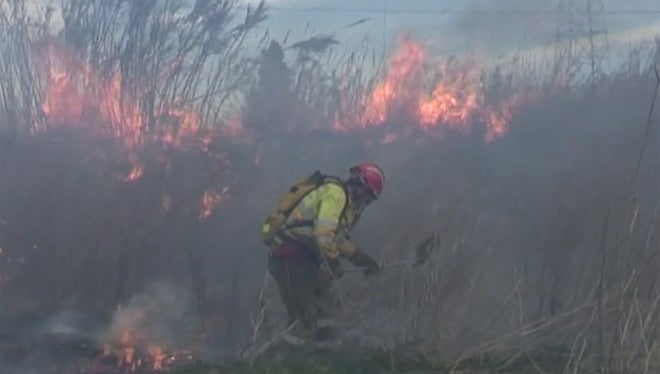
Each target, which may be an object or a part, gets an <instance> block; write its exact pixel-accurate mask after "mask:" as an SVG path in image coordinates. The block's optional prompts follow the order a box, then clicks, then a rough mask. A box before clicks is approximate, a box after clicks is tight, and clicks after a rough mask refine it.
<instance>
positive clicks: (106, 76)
mask: <svg viewBox="0 0 660 374" xmlns="http://www.w3.org/2000/svg"><path fill="white" fill-rule="evenodd" d="M237 5H238V3H236V2H234V1H231V0H226V1H222V0H216V1H202V0H197V1H195V2H194V4H193V5H192V6H189V7H184V6H182V5H181V4H180V3H179V2H177V1H173V0H158V1H155V0H153V1H152V0H149V1H139V2H137V1H135V2H130V1H121V0H117V1H115V0H113V1H110V0H108V1H98V2H89V1H80V0H64V1H63V5H62V7H61V8H57V9H55V8H44V9H39V10H38V11H37V12H36V13H35V11H34V10H30V11H28V7H27V5H26V2H25V1H20V0H13V1H9V2H4V3H0V81H1V82H2V84H0V305H1V308H0V328H1V330H0V360H2V361H0V362H7V363H8V364H7V367H11V368H15V369H16V370H19V369H18V368H25V367H35V366H36V367H39V366H38V365H47V366H43V367H49V368H54V367H57V365H53V364H52V361H58V360H59V361H61V362H64V361H66V360H65V358H66V357H67V354H68V355H69V356H71V357H73V358H75V357H79V356H84V357H87V358H89V357H90V356H93V357H97V356H103V355H104V354H106V355H107V354H109V353H108V352H115V353H112V354H114V355H115V356H116V358H117V357H118V359H119V360H124V361H126V360H127V357H126V356H127V355H128V354H130V352H133V353H132V354H133V355H134V354H135V352H136V350H137V351H144V352H147V353H144V355H145V357H147V356H149V357H151V358H150V360H151V361H149V362H152V361H154V360H157V358H158V357H157V358H156V359H154V352H155V351H154V349H155V348H153V347H155V346H157V347H158V349H160V350H159V351H157V352H161V353H162V352H166V353H167V354H170V353H172V352H175V353H176V352H188V351H192V352H193V355H195V356H197V357H200V358H203V359H208V360H214V359H217V358H218V354H219V353H218V352H221V355H222V356H234V355H235V354H237V353H238V352H240V351H241V349H243V348H244V347H245V345H246V344H250V343H254V344H255V345H261V344H263V342H266V341H268V339H269V338H270V337H271V336H272V334H274V333H276V332H277V331H278V330H279V329H280V328H281V326H280V323H279V320H281V319H282V310H281V308H280V307H279V303H278V300H277V294H276V290H275V287H273V285H272V282H270V281H269V280H268V278H267V277H266V278H265V279H264V277H265V273H266V268H265V255H266V252H265V248H263V247H262V246H261V245H260V244H259V242H258V235H257V234H258V227H259V224H260V222H261V220H262V218H263V217H265V215H266V214H267V213H268V211H269V209H271V208H272V207H273V204H274V203H275V199H276V198H277V197H278V196H279V194H280V193H282V192H283V191H284V190H285V189H286V188H287V187H288V185H289V184H290V183H291V182H292V181H293V180H297V179H298V178H299V177H300V176H301V175H303V174H305V173H308V172H310V171H312V170H315V169H317V168H318V169H321V170H324V171H328V172H332V173H341V172H342V170H344V168H345V167H346V166H347V165H349V164H351V163H353V162H355V161H358V160H364V159H369V160H375V161H377V162H378V163H380V164H381V165H382V166H383V168H384V169H385V170H386V171H387V174H388V183H387V191H386V193H385V194H384V195H383V197H382V199H381V201H378V203H377V204H375V206H374V207H373V208H370V209H369V210H370V211H369V212H367V213H365V215H364V217H363V220H362V222H361V223H360V225H359V227H358V229H357V232H356V233H355V239H356V242H357V243H358V244H359V245H361V246H362V247H364V248H365V250H366V251H367V252H369V253H371V254H373V255H375V256H377V258H379V259H380V261H381V262H383V263H395V262H398V261H405V260H407V259H410V258H413V257H415V249H416V248H417V249H418V253H417V256H424V258H425V261H424V263H422V264H420V265H418V266H415V267H411V266H392V267H391V268H387V269H386V270H384V271H383V274H382V275H381V276H380V277H379V278H378V279H368V280H365V279H363V278H362V277H361V276H360V275H359V272H347V274H346V275H345V276H344V278H343V279H342V280H341V281H340V284H339V288H340V289H341V290H342V298H343V300H344V310H345V315H342V316H341V319H342V322H343V326H344V329H345V332H346V336H347V339H352V340H354V341H355V344H358V345H362V346H367V347H376V348H377V349H378V350H380V351H382V352H385V353H383V356H382V357H388V358H392V357H393V355H394V354H395V353H394V352H396V355H400V354H401V355H405V356H406V357H411V356H412V355H414V356H415V357H423V360H422V361H423V362H424V365H425V367H426V366H428V367H435V368H440V367H441V368H445V369H448V368H454V369H456V368H464V367H473V366H480V365H482V366H487V367H488V368H490V369H494V370H500V371H506V370H509V371H510V372H511V371H513V372H515V370H524V369H521V368H531V369H530V370H538V371H537V372H558V373H559V372H562V373H564V372H565V373H577V372H580V373H582V372H594V373H595V372H607V373H625V372H634V373H653V372H658V370H660V357H659V356H658V352H660V349H659V348H660V345H659V344H660V342H659V341H658V333H659V328H660V323H659V322H658V321H660V319H659V318H658V317H660V316H659V313H660V288H659V287H660V285H659V284H658V281H659V280H660V278H659V277H660V272H658V266H660V258H659V256H658V254H659V253H660V241H659V240H660V239H659V238H660V237H659V236H658V235H659V234H660V233H659V232H658V225H659V224H660V222H659V221H658V218H659V217H658V214H659V212H660V189H659V188H658V187H659V186H658V185H659V183H660V178H659V177H658V173H657V171H658V170H660V169H659V167H660V165H659V161H658V160H660V154H659V151H658V150H659V148H658V147H657V138H658V135H659V133H658V126H657V125H658V123H657V111H656V110H654V108H653V105H652V104H653V102H654V101H655V99H656V97H655V95H656V94H657V89H658V86H657V82H658V77H657V70H656V68H655V67H656V65H657V64H659V63H660V42H656V44H655V45H651V46H645V45H641V46H638V47H635V48H633V49H631V50H630V53H629V55H628V56H624V58H622V59H621V61H623V63H622V64H621V65H620V66H618V67H616V68H614V69H611V71H608V72H607V73H605V74H603V75H599V76H597V77H589V78H588V79H581V78H582V75H580V74H573V73H571V74H568V73H566V71H567V70H570V71H571V72H575V71H578V72H579V71H581V70H583V67H584V66H586V65H584V66H583V65H581V62H580V61H582V60H581V59H580V56H570V58H569V57H565V56H564V57H562V58H563V59H557V60H556V61H554V60H553V61H547V60H544V61H536V60H534V59H527V58H522V57H521V56H517V57H513V58H512V59H510V60H508V61H505V62H503V63H501V64H500V65H498V66H496V67H494V68H492V69H491V68H483V69H482V68H479V69H477V70H476V71H477V72H478V74H477V76H476V78H472V77H471V78H467V76H468V75H469V74H468V73H469V72H465V71H462V70H461V69H462V67H466V66H473V61H468V60H461V59H460V58H451V59H449V60H448V61H447V62H446V63H444V64H443V65H442V66H441V68H437V67H436V68H434V67H431V68H428V66H426V65H425V64H423V63H420V64H419V65H414V62H415V61H417V60H415V59H414V58H413V59H412V60H410V59H407V57H406V56H403V57H401V58H400V59H399V60H397V59H396V58H393V59H392V60H391V61H390V63H389V65H387V61H377V60H376V59H375V58H374V57H373V55H372V53H371V52H370V50H369V45H368V43H366V42H365V44H364V46H363V47H362V48H361V49H359V50H356V51H344V50H343V49H342V47H341V44H338V42H337V40H336V39H335V38H333V37H332V36H328V35H311V36H310V37H309V38H308V39H306V40H275V39H273V38H272V37H271V36H270V35H269V34H268V33H267V32H264V30H263V28H261V27H260V26H261V23H262V22H263V21H264V20H265V19H266V17H267V15H268V8H267V6H265V5H264V4H261V5H257V6H252V7H247V8H245V7H237ZM408 42H410V41H409V40H408V39H405V38H404V39H403V42H402V43H408ZM408 46H409V45H408ZM403 50H405V49H403ZM409 51H414V49H409ZM392 55H393V56H395V57H396V53H395V52H393V54H392ZM411 61H412V62H411ZM410 64H413V65H414V66H408V65H410ZM567 64H569V65H570V67H571V68H570V69H560V68H558V67H560V66H566V65H567ZM397 67H398V68H399V69H401V70H400V71H399V74H402V75H403V76H404V78H405V79H403V80H404V81H405V82H406V85H407V86H403V87H395V88H394V90H395V91H396V90H400V92H405V95H404V94H392V93H391V92H390V93H388V92H389V91H388V90H389V89H390V88H387V87H389V86H387V85H386V84H385V85H384V84H383V81H384V80H387V79H390V80H392V81H395V82H396V80H397V79H399V78H400V76H398V75H396V72H395V73H392V71H393V69H395V68H397ZM466 69H467V68H466ZM470 69H472V68H470ZM401 71H403V72H401ZM471 71H472V72H474V70H471ZM470 74H471V73H470ZM585 76H589V74H586V75H585ZM473 79H476V80H475V81H474V82H476V83H478V85H479V86H480V87H484V88H483V90H482V91H481V92H479V93H477V94H475V95H476V96H475V97H474V101H473V98H471V97H468V96H465V97H463V98H460V99H459V100H458V101H457V102H459V103H463V104H464V105H473V102H474V103H476V104H475V108H476V109H474V110H472V109H471V112H470V113H472V114H470V115H467V116H465V117H464V116H463V113H458V112H457V110H458V109H457V108H453V107H452V108H449V109H446V110H445V112H442V115H437V116H435V117H432V119H433V120H434V121H430V122H429V121H426V122H425V120H424V119H425V118H428V113H427V112H423V113H421V115H418V114H416V112H415V110H416V109H415V110H413V109H411V106H410V105H409V104H410V103H411V102H417V101H418V100H421V99H420V97H427V96H429V95H431V93H432V92H436V93H437V94H436V95H431V96H432V97H435V98H436V99H435V101H433V100H430V99H428V100H427V99H424V100H425V101H424V103H425V105H420V106H419V107H420V108H422V109H428V108H429V105H431V104H428V103H432V104H433V103H435V104H438V103H440V102H441V100H442V98H443V97H445V96H443V95H449V96H451V95H454V94H455V92H458V91H460V92H462V93H465V92H467V91H466V90H458V89H455V88H456V87H463V86H462V85H463V84H464V83H465V82H468V83H470V84H471V83H472V82H473ZM459 81H460V82H463V83H461V84H460V85H458V84H457V83H456V82H459ZM438 82H440V83H438ZM436 84H446V85H447V87H449V88H448V89H447V90H445V91H442V92H441V90H439V89H437V88H438V86H437V85H436ZM465 84H467V83H465ZM384 87H385V88H384ZM429 87H430V89H429ZM434 87H435V89H434ZM470 87H472V86H470ZM379 90H380V91H379ZM415 90H418V91H415ZM425 90H426V91H428V92H430V93H424V92H426V91H425ZM379 92H380V93H379ZM411 92H413V93H414V92H418V93H419V95H418V96H419V97H418V96H414V95H412V94H411ZM411 95H412V96H411ZM424 95H426V96H424ZM466 95H467V94H466ZM383 98H386V99H383ZM379 99H383V100H381V101H386V104H387V105H385V109H386V110H385V111H384V112H383V111H382V110H381V111H380V112H378V113H376V112H374V109H373V107H374V106H376V105H378V104H380V101H379ZM415 108H416V107H415ZM380 109H382V108H380ZM459 109H460V108H459ZM434 110H435V109H434ZM374 113H375V114H374ZM475 113H476V114H475ZM380 114H384V117H383V118H379V115H380ZM431 122H432V123H431ZM429 129H431V130H430V131H429ZM436 130H439V131H436ZM420 245H423V246H424V248H422V249H421V250H420V249H419V248H421V247H420ZM429 246H433V248H430V247H429ZM420 251H421V252H420ZM154 287H155V288H154ZM154 289H156V290H157V291H154ZM149 300H151V301H149ZM349 313H350V314H349ZM44 336H48V337H49V338H44ZM53 336H56V337H57V339H56V341H57V344H54V346H59V347H60V348H59V349H65V348H62V347H75V348H70V349H68V350H67V354H59V353H58V354H57V355H52V354H51V355H49V354H44V353H43V352H42V353H38V354H37V353H35V349H36V348H35V349H33V348H30V347H42V346H45V347H46V348H38V349H41V350H44V352H45V351H48V349H54V348H52V346H53V345H49V344H47V343H43V344H41V345H39V344H37V345H34V344H33V343H25V342H33V340H34V339H53ZM58 339H59V340H58ZM63 339H64V340H66V341H65V342H63ZM39 341H41V342H43V340H39ZM72 341H73V342H74V343H75V344H74V343H72ZM48 342H49V341H48ZM83 343H84V344H83ZM81 344H82V345H81ZM82 346H85V347H93V348H89V349H83V348H81V347H82ZM104 347H105V349H104ZM127 349H134V350H133V351H127ZM40 352H41V351H40ZM58 352H60V351H58ZM166 353H162V356H163V357H164V356H165V355H166ZM380 355H381V353H378V357H379V358H378V362H379V365H380V364H381V363H382V360H381V356H380ZM55 356H56V357H55ZM163 357H161V358H160V362H161V364H162V363H163V362H164V361H167V360H165V359H164V358H163ZM168 357H170V356H168ZM177 357H178V356H177ZM128 358H134V356H130V357H128ZM406 360H407V359H406ZM59 361H58V362H59ZM143 361H144V362H147V361H148V360H147V359H146V358H145V359H144V360H143ZM394 361H396V360H393V359H392V362H388V363H387V364H388V365H390V369H392V370H396V365H395V363H394ZM85 362H86V364H89V360H86V361H85ZM258 362H260V361H258ZM92 364H97V362H96V361H93V363H92ZM62 365H72V364H71V362H70V361H67V362H66V364H65V363H62ZM75 365H78V364H75ZM123 365H124V366H122V368H124V369H126V370H129V369H130V370H132V369H135V365H132V366H131V365H126V362H124V364H123ZM258 365H266V366H267V365H268V364H267V363H266V364H264V363H263V362H260V363H259V364H258ZM406 365H408V361H406ZM152 366H153V365H152ZM61 370H63V372H67V371H66V369H61ZM200 370H201V369H200ZM337 370H339V369H337ZM344 370H348V369H344ZM365 370H368V369H365ZM379 370H380V369H379ZM383 370H384V369H383ZM430 370H431V369H430ZM525 370H526V369H525ZM361 372H366V371H361Z"/></svg>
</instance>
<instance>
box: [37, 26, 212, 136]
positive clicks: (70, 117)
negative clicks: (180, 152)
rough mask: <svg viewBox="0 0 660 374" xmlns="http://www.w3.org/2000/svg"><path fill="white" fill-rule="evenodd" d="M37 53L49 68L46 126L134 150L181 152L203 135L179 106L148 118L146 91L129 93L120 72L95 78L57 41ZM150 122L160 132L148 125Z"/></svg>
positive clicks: (192, 116)
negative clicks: (149, 146) (154, 144)
mask: <svg viewBox="0 0 660 374" xmlns="http://www.w3.org/2000/svg"><path fill="white" fill-rule="evenodd" d="M38 47H39V48H38V49H37V52H38V53H39V54H38V56H39V57H40V61H42V62H44V64H45V66H44V68H45V77H46V84H45V90H44V99H43V102H42V110H43V113H44V115H45V117H46V124H47V126H86V127H88V128H90V129H93V130H100V131H101V132H102V133H103V134H105V135H110V136H112V137H115V138H116V139H119V140H120V141H122V143H123V144H124V145H126V146H127V147H129V148H135V147H137V146H139V145H141V144H143V143H144V142H145V141H146V140H155V141H161V142H163V143H166V144H170V145H173V146H182V145H183V142H184V139H185V138H195V137H196V136H197V135H198V133H199V132H200V130H201V126H200V118H199V115H198V113H197V112H196V110H195V109H193V108H191V107H189V106H187V105H184V104H183V103H181V102H180V100H175V101H174V102H172V103H169V104H163V103H161V104H159V105H161V106H163V105H166V107H164V108H162V107H161V108H159V107H158V106H157V108H156V109H155V111H156V113H147V112H145V111H144V110H142V107H141V103H143V102H146V101H147V98H148V93H147V92H146V90H145V89H141V88H133V87H131V89H127V87H128V85H127V82H125V81H124V78H123V76H122V75H121V73H120V72H119V71H118V70H115V71H111V72H109V73H105V74H99V73H96V72H94V71H93V69H92V68H91V67H90V66H88V65H87V64H85V63H84V62H83V61H81V60H79V59H77V58H75V57H74V56H75V55H74V54H73V53H72V52H71V51H69V50H68V49H67V48H66V47H65V46H64V45H63V44H61V43H57V41H56V40H53V39H51V40H47V41H45V42H43V44H41V45H39V46H38ZM177 62H179V61H175V63H177ZM170 70H171V69H170ZM166 73H167V71H166ZM170 73H171V72H170ZM150 119H151V121H156V122H157V125H158V126H153V124H151V123H149V121H150ZM150 129H160V131H159V132H155V131H150Z"/></svg>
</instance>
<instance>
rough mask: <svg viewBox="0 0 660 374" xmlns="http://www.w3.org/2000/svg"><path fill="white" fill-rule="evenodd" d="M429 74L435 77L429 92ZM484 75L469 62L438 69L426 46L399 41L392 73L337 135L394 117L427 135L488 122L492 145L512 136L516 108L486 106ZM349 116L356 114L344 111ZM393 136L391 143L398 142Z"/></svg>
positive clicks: (341, 125) (390, 68)
mask: <svg viewBox="0 0 660 374" xmlns="http://www.w3.org/2000/svg"><path fill="white" fill-rule="evenodd" d="M428 72H432V73H434V74H435V81H434V83H432V84H431V85H430V87H429V84H428V83H427V82H426V80H427V78H428ZM480 74H481V70H480V69H479V65H478V64H477V63H476V61H473V60H471V59H466V60H463V61H459V62H457V61H452V62H448V63H446V64H433V63H431V61H429V58H428V53H427V52H426V50H425V49H424V47H423V46H422V44H421V43H419V42H418V41H416V40H414V39H413V38H412V37H411V36H410V35H408V34H406V35H403V36H402V37H401V38H400V39H399V48H398V49H397V50H396V51H395V52H394V54H393V55H392V57H391V58H390V61H389V64H388V67H387V70H386V73H385V75H384V77H383V79H382V81H380V82H379V83H378V84H377V85H376V86H375V87H374V88H373V90H372V91H371V93H370V94H369V95H368V97H367V99H366V102H365V104H364V107H363V108H362V109H361V110H358V111H357V114H356V115H350V114H347V113H342V114H343V115H344V118H346V117H348V121H344V120H341V119H339V118H336V119H335V123H334V125H333V129H334V130H335V131H348V130H352V129H360V128H367V127H374V126H382V125H384V124H385V123H387V122H388V121H389V120H391V119H392V116H393V115H395V114H396V115H397V116H401V115H403V116H406V117H407V119H408V120H409V121H413V122H414V123H416V124H417V127H418V128H419V129H420V130H422V131H424V132H427V133H433V134H437V133H442V132H443V131H445V130H446V129H454V130H459V131H462V132H467V131H469V130H471V128H472V126H474V124H475V122H479V121H481V122H483V123H484V124H485V126H486V129H487V131H486V132H487V135H486V140H487V141H490V140H494V139H497V138H499V137H501V136H503V135H504V134H506V133H507V131H508V123H509V121H510V119H511V116H512V115H513V109H514V107H515V103H513V102H512V103H504V104H502V107H501V108H489V107H488V105H486V104H485V99H484V91H483V88H482V84H481V82H480ZM342 111H343V112H348V113H352V112H354V110H351V109H347V108H342ZM393 137H394V136H393V135H392V134H389V135H388V139H387V141H385V140H383V142H384V143H387V142H389V141H391V140H392V139H393Z"/></svg>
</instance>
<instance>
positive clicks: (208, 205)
mask: <svg viewBox="0 0 660 374" xmlns="http://www.w3.org/2000/svg"><path fill="white" fill-rule="evenodd" d="M228 192H229V189H228V188H226V187H225V188H224V189H223V190H222V191H220V192H218V191H212V190H207V191H204V195H203V196H202V209H201V211H200V212H199V219H201V220H204V219H207V218H209V217H210V216H211V214H213V210H214V209H215V207H216V206H217V205H218V204H220V203H221V202H222V201H224V200H225V199H226V198H227V196H228Z"/></svg>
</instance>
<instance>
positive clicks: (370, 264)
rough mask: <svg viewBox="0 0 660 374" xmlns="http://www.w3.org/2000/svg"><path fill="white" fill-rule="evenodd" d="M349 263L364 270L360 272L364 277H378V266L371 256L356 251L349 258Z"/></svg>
mask: <svg viewBox="0 0 660 374" xmlns="http://www.w3.org/2000/svg"><path fill="white" fill-rule="evenodd" d="M349 261H351V263H353V265H355V266H357V267H362V268H365V269H364V270H362V274H364V275H378V274H379V272H380V265H379V264H378V262H376V260H374V259H373V258H372V257H371V256H369V255H367V254H366V253H364V252H360V251H357V252H355V254H353V256H351V257H350V258H349Z"/></svg>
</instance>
